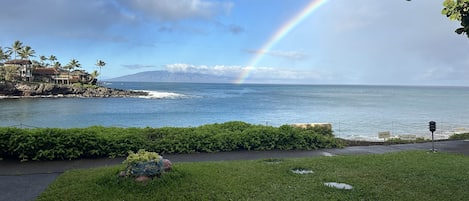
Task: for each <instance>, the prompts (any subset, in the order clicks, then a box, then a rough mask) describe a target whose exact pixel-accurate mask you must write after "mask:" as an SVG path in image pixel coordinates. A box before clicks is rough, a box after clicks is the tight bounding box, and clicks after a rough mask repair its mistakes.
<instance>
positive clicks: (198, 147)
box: [0, 121, 341, 161]
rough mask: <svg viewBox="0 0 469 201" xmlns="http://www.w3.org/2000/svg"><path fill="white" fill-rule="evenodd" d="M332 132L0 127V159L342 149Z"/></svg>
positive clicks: (233, 125) (237, 126)
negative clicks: (142, 152)
mask: <svg viewBox="0 0 469 201" xmlns="http://www.w3.org/2000/svg"><path fill="white" fill-rule="evenodd" d="M340 146H341V143H340V142H339V141H338V140H336V139H335V138H334V135H333V134H332V131H331V130H330V129H323V128H308V129H301V128H295V127H292V126H289V125H283V126H281V127H272V126H262V125H252V124H248V123H245V122H237V121H233V122H226V123H223V124H209V125H203V126H199V127H189V128H173V127H163V128H149V127H147V128H117V127H102V126H93V127H88V128H71V129H62V128H35V129H22V128H11V127H4V128H0V158H17V159H21V160H23V161H24V160H64V159H77V158H98V157H116V156H125V155H126V154H127V153H128V151H137V150H139V149H145V150H148V151H154V152H157V153H194V152H218V151H235V150H273V149H281V150H292V149H317V148H329V147H340Z"/></svg>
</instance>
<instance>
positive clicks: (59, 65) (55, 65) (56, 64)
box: [53, 61, 62, 69]
mask: <svg viewBox="0 0 469 201" xmlns="http://www.w3.org/2000/svg"><path fill="white" fill-rule="evenodd" d="M53 66H54V68H55V69H61V68H62V64H61V63H60V62H58V61H56V62H54V65H53Z"/></svg>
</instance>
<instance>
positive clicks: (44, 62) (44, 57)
mask: <svg viewBox="0 0 469 201" xmlns="http://www.w3.org/2000/svg"><path fill="white" fill-rule="evenodd" d="M39 59H40V60H41V65H42V66H45V65H46V61H47V60H48V59H47V57H46V56H44V55H41V56H40V57H39Z"/></svg>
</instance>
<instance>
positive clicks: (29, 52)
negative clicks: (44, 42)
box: [18, 46, 36, 59]
mask: <svg viewBox="0 0 469 201" xmlns="http://www.w3.org/2000/svg"><path fill="white" fill-rule="evenodd" d="M18 54H19V55H20V57H21V59H28V58H29V57H35V55H34V54H36V51H34V50H33V49H32V48H31V46H26V47H24V48H21V49H20V51H19V52H18Z"/></svg>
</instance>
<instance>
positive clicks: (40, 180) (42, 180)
mask: <svg viewBox="0 0 469 201" xmlns="http://www.w3.org/2000/svg"><path fill="white" fill-rule="evenodd" d="M434 147H435V148H436V150H437V151H438V152H448V153H458V154H464V155H467V156H469V141H468V140H458V141H438V142H435V144H434ZM409 150H427V151H430V150H432V143H431V142H429V143H416V144H399V145H374V146H351V147H346V148H343V149H319V150H309V151H303V150H293V151H279V150H274V151H235V152H218V153H194V154H166V155H163V157H164V158H167V159H169V160H171V161H172V162H173V163H177V162H203V161H228V160H257V159H266V158H301V157H317V156H336V155H357V154H383V153H390V152H398V151H409ZM124 159H125V158H114V159H86V160H70V161H31V162H19V161H0V191H1V192H2V193H1V194H0V201H25V200H34V199H36V198H37V196H38V195H40V194H41V193H42V192H43V191H44V190H45V189H46V188H47V186H49V185H50V184H51V183H52V182H53V181H54V180H55V179H56V178H57V177H58V176H59V175H60V174H61V173H63V172H65V171H67V170H72V169H87V168H94V167H104V166H112V165H117V164H122V162H123V161H124Z"/></svg>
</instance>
